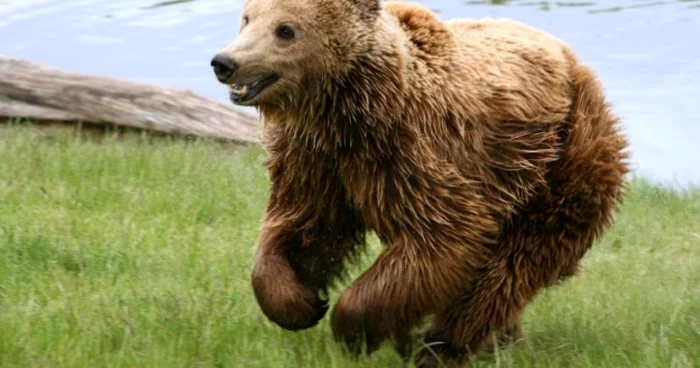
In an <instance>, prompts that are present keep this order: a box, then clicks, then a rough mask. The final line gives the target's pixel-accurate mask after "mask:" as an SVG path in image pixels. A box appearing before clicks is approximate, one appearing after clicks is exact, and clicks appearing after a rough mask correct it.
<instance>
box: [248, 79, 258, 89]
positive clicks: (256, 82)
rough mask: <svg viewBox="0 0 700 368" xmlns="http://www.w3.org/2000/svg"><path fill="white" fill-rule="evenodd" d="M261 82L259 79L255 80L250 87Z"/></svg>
mask: <svg viewBox="0 0 700 368" xmlns="http://www.w3.org/2000/svg"><path fill="white" fill-rule="evenodd" d="M259 82H260V81H259V80H256V81H255V82H253V83H251V84H250V87H251V88H252V87H255V86H257V85H258V83H259Z"/></svg>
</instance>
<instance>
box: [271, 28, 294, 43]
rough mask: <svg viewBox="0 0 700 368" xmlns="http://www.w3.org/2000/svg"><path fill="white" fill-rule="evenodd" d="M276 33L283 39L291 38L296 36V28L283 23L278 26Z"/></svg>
mask: <svg viewBox="0 0 700 368" xmlns="http://www.w3.org/2000/svg"><path fill="white" fill-rule="evenodd" d="M275 34H276V35H277V37H279V38H281V39H283V40H291V39H292V38H294V29H292V27H290V26H287V25H281V26H279V27H277V29H276V30H275Z"/></svg>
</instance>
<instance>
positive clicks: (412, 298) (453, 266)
mask: <svg viewBox="0 0 700 368" xmlns="http://www.w3.org/2000/svg"><path fill="white" fill-rule="evenodd" d="M211 65H212V66H213V69H214V72H215V74H216V77H217V78H218V80H219V81H220V82H221V83H223V84H225V85H227V86H228V88H229V94H230V99H231V100H232V101H233V103H234V104H237V105H242V106H254V107H256V108H257V109H258V111H259V112H260V114H261V117H262V121H263V126H264V128H263V131H264V133H263V143H264V146H265V148H266V150H267V152H268V158H267V160H266V162H265V166H266V168H267V170H268V173H269V179H270V181H271V189H270V190H271V193H270V197H269V203H268V204H267V208H266V213H265V216H264V221H263V224H262V228H261V232H260V236H259V238H258V241H257V251H256V257H255V264H254V268H253V271H252V286H253V289H254V292H255V296H256V298H257V301H258V303H259V305H260V308H261V309H262V312H263V313H264V314H265V315H266V316H267V318H269V319H270V320H272V321H274V322H275V323H277V324H278V325H279V326H281V327H283V328H285V329H288V330H299V329H305V328H309V327H311V326H314V325H315V324H316V323H317V322H318V321H319V320H320V319H321V318H322V317H323V316H324V315H325V313H326V311H327V309H328V302H327V299H328V297H327V291H328V288H329V287H330V286H331V285H332V284H333V283H335V282H336V281H338V280H340V279H341V277H342V276H343V275H345V274H346V272H345V271H344V270H345V268H346V266H347V265H348V264H349V263H350V262H351V261H353V260H355V259H357V257H356V255H358V254H360V252H361V251H362V250H363V249H364V248H363V246H364V243H365V234H366V233H368V232H374V233H375V234H376V235H377V237H378V238H379V240H380V241H381V242H382V244H383V245H385V248H384V250H383V252H382V254H381V255H380V256H379V258H378V259H377V260H376V262H375V263H374V264H373V265H372V266H371V267H370V268H369V269H368V270H367V271H366V272H364V273H363V274H362V275H361V276H360V277H359V278H358V279H356V280H354V282H353V283H352V284H351V285H350V286H349V287H348V288H347V290H345V291H344V292H343V294H342V295H341V296H340V298H339V300H338V302H337V305H336V306H335V308H334V310H333V312H332V316H331V323H332V330H333V334H334V336H335V338H336V339H337V340H338V341H339V342H342V343H344V345H345V346H347V347H348V348H350V350H351V351H353V352H355V353H360V352H361V351H362V350H365V349H366V352H368V353H371V352H373V351H374V350H376V349H377V348H378V347H379V346H380V345H381V344H382V342H384V341H391V342H392V343H393V344H394V346H395V348H396V349H397V351H398V352H399V353H400V354H402V355H404V356H406V357H408V356H409V355H414V354H413V353H414V350H413V349H412V345H413V343H414V339H413V337H412V335H413V333H414V328H415V327H417V326H418V325H419V324H420V323H421V322H422V321H423V318H424V317H427V316H432V317H433V318H432V321H431V324H430V325H429V326H427V327H428V329H427V331H426V332H425V334H424V335H423V337H422V339H421V340H422V342H424V343H426V344H428V343H429V344H431V347H430V349H431V350H432V352H431V351H429V350H428V349H427V348H422V349H420V351H419V352H418V353H417V354H415V355H416V363H417V364H418V365H419V366H423V367H432V366H435V365H437V364H438V363H439V362H443V363H447V364H461V363H463V362H466V361H467V359H468V354H470V353H478V352H480V351H482V350H483V349H488V348H490V347H492V345H491V344H492V341H498V340H503V339H507V338H518V337H521V336H520V335H521V334H522V332H521V327H520V322H519V319H520V317H521V314H522V312H523V309H524V308H525V306H526V305H527V303H528V302H530V301H531V300H532V299H533V297H535V295H536V293H537V292H538V291H539V290H541V289H543V288H546V287H549V286H552V285H554V284H556V283H557V282H558V281H560V280H562V279H564V278H566V277H568V276H572V275H574V274H575V273H576V270H577V265H578V264H579V261H580V260H581V258H582V257H583V256H584V254H586V252H587V250H588V249H589V248H590V247H591V245H592V244H593V243H594V242H595V241H596V240H597V239H598V238H599V236H600V235H601V233H602V232H603V231H604V230H606V229H607V228H608V227H609V226H610V225H611V223H612V219H613V215H614V213H615V212H616V210H617V208H618V207H619V205H620V203H621V202H622V196H623V191H624V187H625V176H626V173H627V172H628V163H627V153H626V148H627V145H628V142H627V139H626V138H625V136H624V135H623V134H622V133H621V129H620V126H619V124H620V123H619V120H620V119H619V118H618V117H616V116H615V115H614V114H613V113H612V112H611V108H610V104H609V102H608V101H606V99H605V96H604V94H603V88H602V86H601V84H600V83H599V81H598V79H597V77H596V75H595V73H594V72H593V71H592V70H591V68H590V67H588V66H587V65H585V64H584V63H583V62H582V61H581V60H579V58H578V57H577V56H576V55H575V54H574V52H573V51H572V50H571V48H570V47H569V46H567V45H566V44H565V43H563V42H562V41H560V40H558V39H556V38H554V37H552V36H549V35H548V34H545V33H544V32H542V31H539V30H536V29H533V28H530V27H529V26H526V25H523V24H521V23H518V22H516V21H512V20H506V19H483V20H474V21H468V20H453V21H443V20H440V19H439V18H438V17H437V16H436V14H434V13H432V12H431V11H429V10H428V9H426V8H424V7H422V6H420V5H415V4H410V3H404V2H380V0H248V1H247V2H246V3H245V5H244V8H243V10H242V21H241V28H240V30H239V35H238V37H237V39H236V40H235V41H234V42H233V44H231V45H230V46H229V47H227V48H225V49H224V50H222V51H221V52H220V53H218V54H217V55H216V56H215V57H214V58H213V59H212V61H211Z"/></svg>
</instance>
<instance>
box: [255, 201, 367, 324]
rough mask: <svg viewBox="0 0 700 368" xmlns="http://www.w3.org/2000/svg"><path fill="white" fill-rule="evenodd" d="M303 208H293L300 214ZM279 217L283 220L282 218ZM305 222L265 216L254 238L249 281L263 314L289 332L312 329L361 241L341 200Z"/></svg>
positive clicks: (360, 232)
mask: <svg viewBox="0 0 700 368" xmlns="http://www.w3.org/2000/svg"><path fill="white" fill-rule="evenodd" d="M299 213H301V212H297V214H299ZM280 218H281V219H280ZM309 218H312V217H310V216H306V217H305V222H301V221H294V218H290V217H288V216H278V217H276V216H273V215H269V214H268V216H267V217H266V219H265V222H264V224H263V227H262V229H261V233H260V237H259V240H258V245H257V251H256V257H255V266H254V268H253V274H252V284H253V289H254V292H255V297H256V299H257V301H258V304H259V306H260V308H261V309H262V311H263V313H264V314H265V316H266V317H267V318H268V319H270V320H271V321H273V322H275V323H276V324H278V325H279V326H280V327H282V328H284V329H287V330H292V331H296V330H302V329H307V328H310V327H313V326H314V325H316V324H317V323H318V321H319V320H321V318H323V316H324V315H325V314H326V312H327V310H328V302H327V300H326V299H324V298H322V297H321V296H320V295H321V294H326V293H327V291H328V290H327V289H328V287H329V285H330V284H331V282H332V281H334V280H335V279H337V278H339V277H340V276H342V275H343V272H344V269H345V266H346V264H347V263H348V261H349V260H350V259H352V258H354V257H352V256H353V255H357V254H359V251H360V250H361V249H362V246H363V245H364V244H365V230H364V226H363V225H362V222H361V221H360V219H359V218H358V217H357V216H356V214H355V213H354V212H353V211H352V209H351V208H349V207H347V206H343V204H342V202H341V203H338V202H336V203H334V206H333V207H330V206H329V207H328V212H327V213H326V214H325V215H323V216H318V217H315V218H314V221H309Z"/></svg>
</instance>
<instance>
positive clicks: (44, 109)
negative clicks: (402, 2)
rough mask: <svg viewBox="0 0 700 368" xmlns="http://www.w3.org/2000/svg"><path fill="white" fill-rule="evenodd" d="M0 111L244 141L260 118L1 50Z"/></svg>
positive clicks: (251, 139) (254, 137) (256, 130)
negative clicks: (50, 65)
mask: <svg viewBox="0 0 700 368" xmlns="http://www.w3.org/2000/svg"><path fill="white" fill-rule="evenodd" d="M0 117H5V118H26V119H31V120H37V121H54V122H55V121H64V122H82V123H90V124H106V125H110V124H111V125H116V126H123V127H127V128H135V129H145V130H153V131H157V132H161V133H171V134H184V135H192V136H200V137H210V138H216V139H222V140H229V141H237V142H241V143H256V142H258V141H259V138H260V137H259V134H260V123H259V121H258V119H256V118H255V117H253V116H250V115H248V114H245V113H243V112H240V111H236V110H234V108H233V107H229V106H226V105H223V104H220V103H218V102H214V101H211V100H208V99H206V98H204V97H201V96H198V95H196V94H194V93H192V92H190V91H185V90H178V89H174V88H169V87H165V86H157V85H151V84H145V83H139V82H132V81H123V80H116V79H112V78H107V77H102V76H92V75H85V74H76V73H69V72H66V71H62V70H58V69H55V68H50V67H46V66H42V65H38V64H35V63H31V62H29V61H25V60H18V59H13V58H9V57H6V56H3V55H0Z"/></svg>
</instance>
